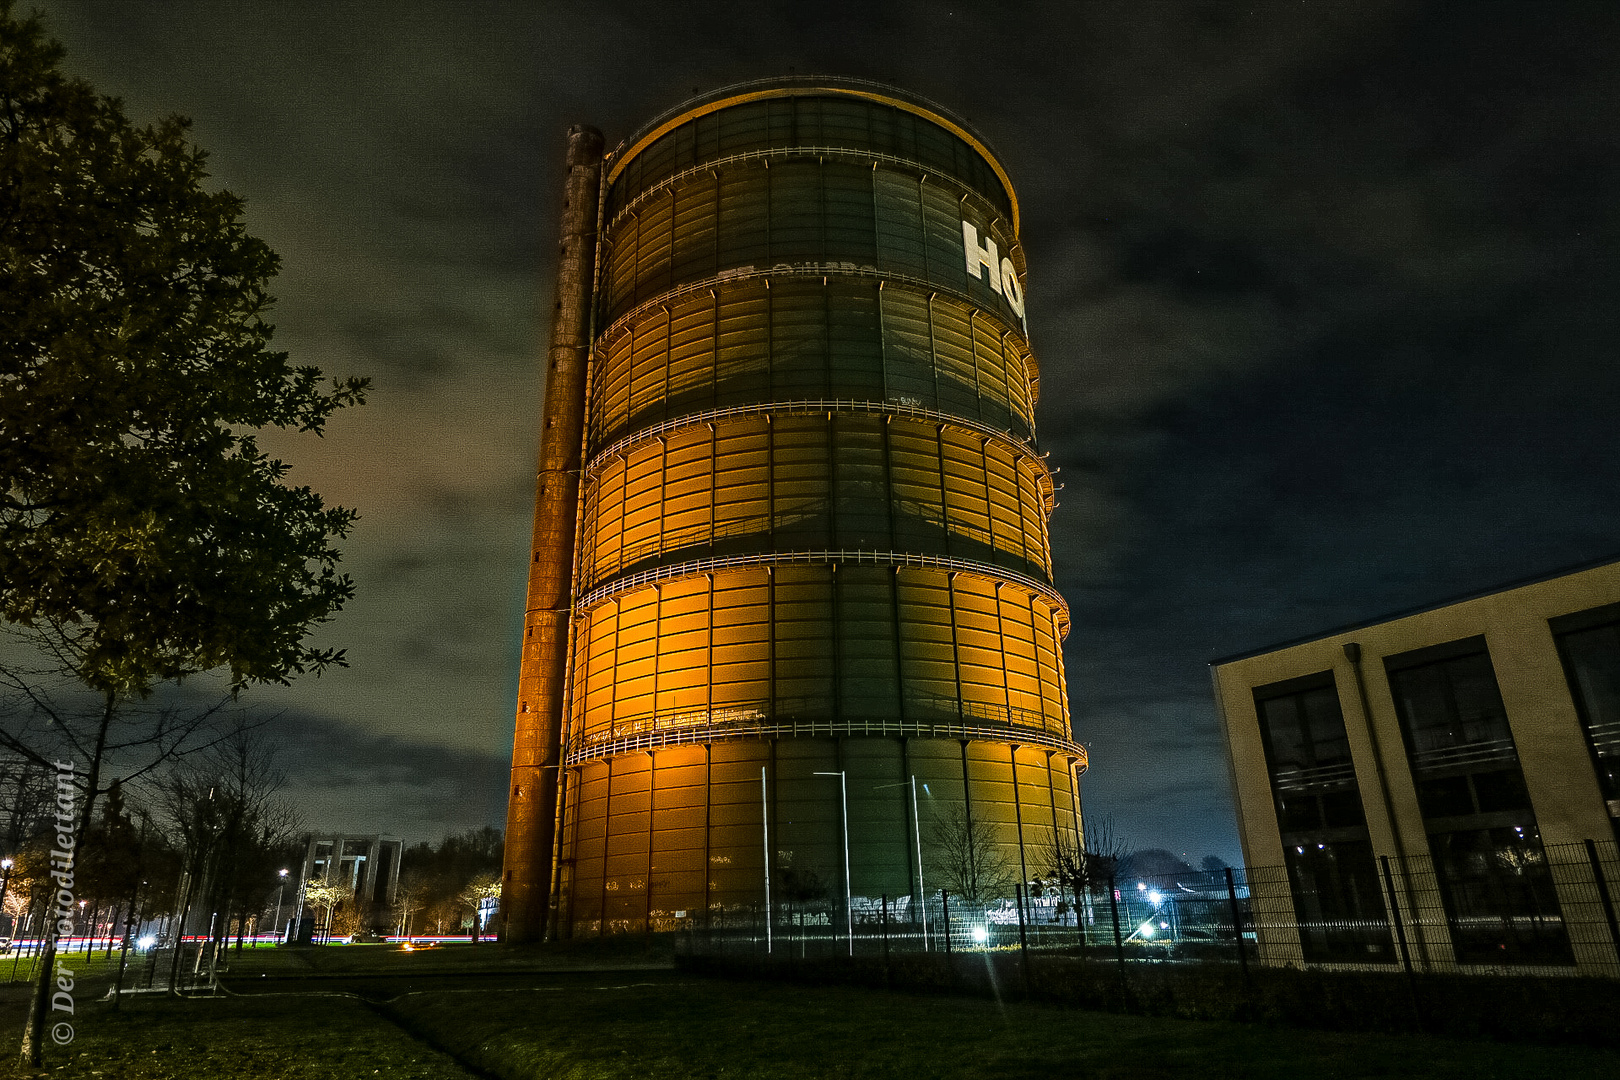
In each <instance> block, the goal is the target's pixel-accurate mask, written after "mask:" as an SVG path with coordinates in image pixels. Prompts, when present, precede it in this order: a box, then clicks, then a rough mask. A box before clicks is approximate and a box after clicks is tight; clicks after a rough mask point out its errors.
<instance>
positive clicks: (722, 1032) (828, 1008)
mask: <svg viewBox="0 0 1620 1080" xmlns="http://www.w3.org/2000/svg"><path fill="white" fill-rule="evenodd" d="M393 1008H394V1009H395V1010H396V1011H397V1012H398V1013H400V1014H401V1015H403V1016H404V1017H406V1018H407V1020H408V1021H409V1022H412V1023H414V1024H416V1025H418V1026H419V1027H420V1028H422V1029H425V1030H427V1031H430V1032H432V1033H433V1034H434V1035H435V1036H436V1037H437V1038H438V1039H439V1040H440V1041H441V1042H442V1043H443V1045H445V1046H447V1047H448V1048H450V1049H451V1050H452V1051H454V1052H456V1053H457V1054H459V1055H461V1056H462V1057H463V1058H464V1059H466V1060H469V1061H471V1062H472V1063H474V1064H476V1065H478V1066H479V1067H481V1068H484V1069H486V1070H488V1071H490V1072H492V1073H495V1074H496V1075H498V1076H502V1077H509V1078H516V1077H556V1078H567V1080H587V1078H590V1080H595V1078H598V1077H602V1078H607V1077H613V1078H618V1077H659V1078H666V1077H667V1078H678V1080H687V1078H692V1080H696V1078H699V1077H702V1078H709V1077H722V1076H724V1077H761V1078H765V1077H769V1078H784V1080H799V1078H811V1077H817V1078H820V1077H828V1078H831V1077H838V1078H844V1077H850V1078H856V1077H858V1078H870V1080H887V1078H891V1077H892V1078H895V1080H899V1078H902V1077H903V1078H905V1080H918V1078H927V1080H933V1078H942V1080H943V1078H956V1077H960V1078H964V1080H966V1078H969V1077H972V1078H975V1080H981V1078H1000V1080H1013V1078H1022V1077H1032V1078H1033V1077H1040V1078H1043V1080H1047V1078H1052V1077H1065V1078H1067V1077H1075V1078H1078V1077H1088V1078H1099V1080H1101V1078H1107V1080H1139V1078H1148V1077H1167V1078H1168V1077H1174V1078H1176V1080H1196V1078H1204V1077H1209V1078H1231V1077H1257V1078H1260V1077H1267V1078H1269V1077H1277V1078H1283V1077H1290V1078H1292V1077H1310V1078H1312V1080H1327V1078H1333V1077H1365V1076H1410V1077H1458V1078H1462V1077H1467V1078H1469V1080H1484V1078H1495V1077H1503V1078H1507V1077H1524V1078H1531V1077H1534V1078H1537V1080H1540V1078H1543V1077H1548V1076H1556V1077H1559V1078H1560V1080H1573V1078H1576V1077H1591V1078H1594V1080H1597V1078H1602V1080H1613V1078H1614V1077H1616V1076H1620V1054H1615V1053H1612V1052H1607V1051H1598V1050H1587V1049H1576V1048H1542V1047H1527V1046H1523V1045H1497V1044H1488V1043H1478V1042H1463V1041H1458V1040H1448V1039H1437V1038H1425V1037H1420V1036H1376V1035H1346V1034H1335V1033H1328V1032H1318V1031H1300V1030H1293V1029H1282V1028H1264V1027H1259V1026H1254V1025H1243V1024H1229V1023H1200V1022H1196V1021H1186V1020H1156V1019H1148V1018H1141V1017H1130V1016H1115V1015H1110V1014H1103V1013H1090V1012H1081V1011H1077V1010H1070V1009H1062V1008H1055V1007H1047V1006H1037V1005H1017V1004H1014V1005H1009V1006H1007V1007H1006V1008H1005V1009H1002V1008H1000V1007H998V1006H997V1005H996V1004H995V1003H994V1002H991V1001H981V1000H976V999H966V998H948V997H922V996H907V995H898V994H887V993H884V992H882V991H879V990H864V989H855V988H842V987H836V988H834V987H829V988H805V987H797V986H784V985H780V984H766V983H750V982H723V981H709V980H700V979H693V978H691V977H688V976H684V975H683V976H666V977H664V978H663V979H661V980H658V981H652V982H650V983H649V982H648V981H644V980H642V979H639V978H637V977H636V976H635V975H629V976H626V977H624V978H623V979H622V980H620V981H619V983H618V985H614V986H606V985H604V986H598V987H592V988H584V987H579V988H570V990H569V992H567V993H561V992H558V991H556V990H544V989H537V990H530V991H509V992H496V993H490V994H456V995H451V994H439V993H426V994H413V995H410V996H408V997H405V998H402V999H400V1000H398V1001H396V1002H395V1003H394V1005H393Z"/></svg>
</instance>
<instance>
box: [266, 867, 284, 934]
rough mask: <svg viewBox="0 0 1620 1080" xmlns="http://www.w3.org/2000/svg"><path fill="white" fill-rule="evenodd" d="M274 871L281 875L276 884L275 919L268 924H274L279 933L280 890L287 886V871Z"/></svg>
mask: <svg viewBox="0 0 1620 1080" xmlns="http://www.w3.org/2000/svg"><path fill="white" fill-rule="evenodd" d="M276 873H278V874H280V875H281V882H280V883H279V884H278V885H277V886H276V921H275V922H273V923H271V924H270V925H272V926H274V927H275V928H276V930H277V932H278V933H279V932H280V930H281V890H283V889H285V888H286V887H287V871H285V870H278V871H276Z"/></svg>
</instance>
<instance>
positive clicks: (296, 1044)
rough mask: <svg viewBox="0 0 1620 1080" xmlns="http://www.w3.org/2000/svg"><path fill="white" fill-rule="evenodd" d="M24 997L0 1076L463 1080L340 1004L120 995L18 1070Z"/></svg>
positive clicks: (399, 1035) (358, 1006) (5, 1024)
mask: <svg viewBox="0 0 1620 1080" xmlns="http://www.w3.org/2000/svg"><path fill="white" fill-rule="evenodd" d="M23 1019H24V1005H23V999H22V997H21V996H20V995H17V994H16V993H14V992H8V993H7V995H6V998H5V1000H4V1001H3V1002H0V1035H3V1036H4V1037H3V1038H0V1051H3V1056H0V1078H4V1080H15V1078H20V1077H34V1076H49V1077H63V1078H78V1077H98V1076H100V1077H108V1078H114V1077H116V1078H120V1080H203V1078H208V1080H213V1078H218V1080H261V1078H262V1080H268V1078H271V1077H275V1078H278V1080H356V1078H362V1077H370V1078H373V1080H376V1078H379V1077H388V1078H395V1080H463V1078H471V1077H473V1076H474V1075H475V1074H474V1073H470V1072H467V1071H466V1070H464V1069H462V1068H461V1067H460V1066H459V1065H457V1064H456V1062H455V1060H454V1059H452V1058H450V1057H448V1056H446V1055H444V1054H441V1053H439V1052H438V1051H436V1050H434V1049H432V1048H430V1047H429V1046H426V1045H424V1044H423V1043H421V1042H419V1041H417V1040H415V1039H413V1038H412V1037H411V1036H409V1035H407V1034H406V1033H405V1032H403V1031H401V1030H400V1029H399V1028H398V1027H396V1026H395V1025H393V1024H392V1023H390V1022H389V1021H387V1020H385V1019H383V1018H381V1017H379V1016H377V1015H376V1013H375V1012H373V1011H372V1009H371V1008H370V1007H368V1006H367V1005H365V1004H364V1003H363V1002H360V1001H357V1000H353V999H351V998H345V997H335V996H322V997H314V996H307V997H260V998H231V997H217V998H208V999H190V1000H181V999H177V998H172V997H168V996H167V995H162V994H140V995H135V996H130V997H125V998H124V1000H123V1002H122V1003H121V1005H120V1007H119V1009H118V1011H117V1012H114V1011H112V1009H111V1008H110V1007H109V1006H108V1005H107V1004H106V1003H102V1002H94V1001H86V1000H85V999H84V998H82V997H81V998H80V999H79V1001H78V1002H77V1007H76V1015H75V1016H74V1028H75V1037H74V1040H73V1042H72V1044H71V1045H69V1046H67V1047H55V1046H52V1047H50V1048H48V1049H47V1050H46V1053H45V1066H44V1070H43V1071H42V1072H38V1073H35V1072H32V1071H30V1070H26V1069H23V1068H21V1067H20V1066H19V1065H18V1062H17V1049H18V1040H19V1038H20V1036H21V1034H22V1025H23Z"/></svg>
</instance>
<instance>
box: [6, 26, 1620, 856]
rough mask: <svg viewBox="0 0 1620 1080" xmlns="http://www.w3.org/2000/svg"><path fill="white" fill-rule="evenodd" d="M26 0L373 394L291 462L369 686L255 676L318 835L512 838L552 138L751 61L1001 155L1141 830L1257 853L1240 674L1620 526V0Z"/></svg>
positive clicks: (760, 70)
mask: <svg viewBox="0 0 1620 1080" xmlns="http://www.w3.org/2000/svg"><path fill="white" fill-rule="evenodd" d="M23 6H24V7H28V6H29V5H28V4H26V3H25V4H24V5H23ZM38 6H40V7H42V8H43V10H44V11H45V13H46V16H47V19H48V25H49V27H50V29H51V31H52V32H53V33H54V34H55V36H57V37H58V38H59V39H60V40H62V42H63V43H64V44H65V45H66V46H67V49H68V58H67V63H66V66H67V68H68V70H69V71H71V72H73V73H75V74H80V75H83V76H85V77H87V78H88V79H90V80H91V82H92V83H94V85H95V86H96V87H97V88H98V89H99V90H101V91H103V92H105V93H110V94H115V95H118V96H121V97H122V98H124V100H125V103H126V107H127V109H128V111H129V113H130V114H131V116H132V117H133V118H135V119H137V120H140V121H146V120H150V119H155V118H156V117H157V116H159V115H162V114H165V113H170V112H180V113H183V114H186V115H189V116H191V117H193V118H194V120H195V122H196V124H195V129H194V131H195V136H196V139H197V141H198V143H199V144H200V145H202V146H203V147H205V148H206V149H208V150H209V151H210V153H211V155H212V157H211V163H212V168H213V173H214V176H215V178H216V179H217V181H218V182H219V183H220V184H222V185H224V186H226V187H229V188H230V189H232V190H233V191H235V192H237V193H238V194H240V195H243V196H245V197H246V198H247V200H248V211H247V216H248V223H249V227H250V229H251V230H252V231H254V232H255V233H257V234H258V235H260V236H262V237H263V238H264V239H266V240H267V241H268V242H269V243H270V244H271V245H272V246H273V247H274V248H275V249H276V250H277V251H278V252H279V253H280V254H281V256H282V260H283V269H282V274H281V276H280V278H279V279H278V283H277V284H278V289H277V291H278V295H279V297H280V302H279V304H278V306H277V308H276V311H275V315H274V321H275V323H276V324H277V328H278V332H277V340H278V342H279V344H280V345H281V347H283V348H286V349H289V350H290V351H291V352H292V353H293V354H294V357H295V358H296V359H297V360H298V361H300V362H307V363H313V364H317V365H319V366H321V367H322V368H325V369H326V370H328V371H329V372H331V373H333V374H348V373H357V374H368V375H370V376H371V377H372V378H373V380H374V393H373V394H372V399H371V403H370V404H368V405H367V406H366V407H365V408H364V409H361V410H358V411H355V412H353V413H352V414H348V415H342V416H340V417H338V418H337V420H336V421H335V422H334V423H333V424H332V426H331V428H330V430H329V434H328V436H327V437H326V438H325V439H324V440H322V441H315V440H311V439H307V438H299V439H277V440H275V442H274V448H275V449H276V451H277V452H279V453H281V454H283V455H284V456H286V457H287V458H288V459H289V460H290V461H292V462H293V463H294V466H295V471H294V477H295V479H296V480H297V481H299V482H302V483H309V484H311V485H313V486H314V487H316V488H317V489H318V490H320V491H321V492H323V493H324V494H326V495H327V496H328V498H329V499H330V500H331V501H334V502H337V503H340V504H343V505H347V506H353V507H356V508H358V509H359V510H360V512H361V514H362V515H363V517H362V521H361V524H360V525H359V527H358V528H357V530H356V532H355V534H354V536H353V537H352V539H351V540H350V542H349V543H348V544H347V546H346V552H347V554H346V563H347V566H348V569H349V571H350V573H352V574H353V576H354V577H355V579H356V582H357V584H358V586H359V596H358V598H357V599H356V600H355V601H354V602H353V604H351V605H350V607H349V608H348V609H347V610H346V611H345V612H344V613H343V614H342V615H341V616H340V617H339V618H338V620H337V621H336V622H334V623H333V624H331V626H329V627H328V628H326V629H325V630H324V631H323V635H322V636H323V642H324V643H326V644H330V645H333V646H338V647H346V648H347V649H348V650H349V659H350V662H351V665H352V666H351V667H350V668H349V669H347V670H344V671H338V672H334V673H331V674H329V675H326V676H323V677H322V678H320V679H307V680H305V681H303V682H302V683H300V684H298V685H297V686H295V687H294V688H292V689H291V690H288V691H285V692H279V691H278V692H260V691H257V690H255V691H253V692H252V693H251V694H250V695H249V697H248V698H247V699H246V701H247V702H248V703H249V704H250V706H251V707H252V708H254V709H258V710H263V711H265V712H274V713H277V714H278V718H277V720H276V721H275V724H276V725H277V726H276V729H275V730H277V731H279V732H281V733H283V734H284V735H285V736H286V738H285V742H286V744H287V746H288V751H287V757H286V759H285V761H284V764H285V765H287V766H288V767H289V769H290V771H291V772H292V773H293V776H294V782H295V785H296V787H297V794H298V796H299V798H300V801H301V802H302V803H303V806H304V810H305V813H306V816H307V817H308V818H309V819H310V823H311V824H312V825H315V826H318V827H328V826H329V827H333V828H356V829H367V830H370V829H384V830H389V831H395V832H400V833H403V834H405V835H407V836H408V837H411V838H413V839H414V838H419V837H421V838H426V837H432V836H436V835H437V834H438V833H439V832H440V831H442V830H443V829H446V828H449V829H459V828H464V827H468V826H473V825H482V824H486V823H487V824H499V823H500V821H501V819H502V816H503V808H504V786H505V785H504V776H505V770H506V764H507V759H508V752H509V749H510V737H511V728H512V713H513V701H514V700H515V692H516V673H517V640H518V630H519V626H520V621H521V605H522V590H523V576H524V573H525V569H526V565H525V556H526V552H527V546H528V528H529V515H530V511H531V506H532V497H533V492H532V470H533V463H534V454H535V437H536V422H535V418H536V414H537V409H538V401H539V393H540V389H541V387H540V381H539V365H538V363H537V357H538V356H539V353H540V349H541V347H542V344H543V342H544V335H545V331H546V326H545V325H544V323H543V320H542V316H543V314H544V308H545V306H546V304H547V302H548V298H549V293H550V289H551V274H552V269H553V268H552V259H551V253H552V252H553V251H554V239H555V229H556V202H557V198H558V191H559V184H560V178H561V171H562V168H561V153H562V145H563V132H564V130H565V129H566V127H567V126H568V125H569V124H571V123H581V122H583V123H590V124H594V125H595V126H597V127H599V128H601V129H602V130H603V131H604V132H605V133H606V135H607V140H608V145H609V146H612V145H614V144H616V143H617V142H618V141H619V140H620V139H621V138H623V137H624V136H626V135H628V134H629V133H630V132H631V130H633V129H634V128H635V127H637V126H638V125H639V124H640V123H641V122H642V121H644V120H645V119H647V118H649V117H650V116H652V115H653V114H655V113H658V112H661V111H663V110H665V109H667V108H669V107H671V106H673V105H675V104H677V103H678V102H679V101H681V100H682V99H683V98H685V97H688V96H690V95H691V94H692V93H693V92H694V91H697V90H704V91H706V90H711V89H714V88H715V87H717V86H721V85H724V84H727V83H731V82H736V81H740V80H744V79H751V78H759V77H768V76H773V75H782V74H789V73H797V74H809V73H822V72H826V73H835V74H843V75H853V76H858V77H865V78H874V79H881V80H885V81H891V82H894V83H897V84H899V85H902V86H905V87H907V88H909V89H911V90H913V91H916V92H919V93H922V94H925V95H927V96H929V97H931V98H933V99H935V100H937V101H938V102H940V103H941V104H942V105H944V106H945V107H947V108H949V109H951V110H953V111H954V112H957V113H959V114H962V115H964V116H965V117H966V118H967V119H968V120H969V121H971V122H972V123H973V124H974V125H975V127H976V128H977V129H978V130H979V131H981V132H982V133H983V134H984V136H985V137H986V139H987V141H988V142H989V143H990V144H991V145H992V146H993V147H994V148H995V149H996V150H997V152H998V153H999V154H1000V156H1001V158H1002V159H1003V161H1004V162H1005V164H1006V166H1007V168H1008V170H1009V172H1010V174H1011V176H1012V179H1013V183H1014V184H1015V186H1016V187H1017V189H1018V192H1019V196H1020V200H1021V205H1022V211H1023V241H1024V245H1025V248H1026V252H1027V255H1028V261H1029V285H1028V305H1029V311H1028V320H1029V328H1030V336H1031V341H1032V344H1033V347H1034V349H1035V351H1036V354H1037V356H1038V358H1039V361H1040V366H1041V371H1042V383H1041V391H1042V395H1043V397H1042V403H1041V407H1040V412H1039V415H1038V421H1039V425H1040V442H1041V445H1042V448H1043V449H1045V450H1049V451H1051V461H1052V462H1053V463H1054V464H1056V465H1059V466H1061V468H1062V470H1063V471H1062V473H1061V474H1060V477H1059V479H1060V480H1061V481H1063V482H1064V483H1065V489H1064V491H1063V492H1062V493H1061V495H1060V498H1061V503H1062V505H1061V506H1060V508H1059V509H1058V511H1057V515H1056V517H1055V518H1054V521H1053V530H1052V532H1053V544H1054V549H1055V550H1054V556H1055V559H1056V563H1057V580H1058V584H1059V586H1060V588H1061V590H1062V591H1063V592H1064V594H1065V595H1066V596H1067V598H1068V600H1069V603H1070V605H1071V607H1072V609H1073V616H1074V618H1073V627H1074V628H1073V631H1072V632H1071V634H1070V637H1069V640H1068V645H1067V650H1066V659H1067V664H1068V677H1069V684H1070V695H1071V704H1072V707H1073V712H1074V717H1075V726H1076V734H1077V737H1078V738H1079V739H1080V741H1082V742H1085V743H1087V744H1089V745H1090V747H1091V750H1092V755H1093V756H1092V763H1093V771H1092V773H1091V774H1090V775H1089V776H1088V777H1087V779H1086V788H1085V795H1086V806H1087V810H1088V812H1091V813H1100V814H1105V815H1112V816H1113V817H1114V818H1115V821H1116V826H1117V829H1118V831H1120V832H1122V833H1124V834H1125V835H1126V836H1127V837H1128V838H1129V839H1131V840H1133V841H1134V842H1136V843H1137V844H1139V845H1141V846H1162V847H1168V848H1171V849H1172V850H1174V851H1177V852H1187V853H1188V854H1190V855H1192V856H1194V857H1195V858H1196V857H1197V856H1201V855H1203V854H1206V853H1215V854H1219V855H1223V856H1225V857H1227V858H1229V859H1234V860H1235V859H1236V858H1237V844H1236V829H1235V824H1234V823H1233V821H1232V818H1231V814H1230V809H1229V796H1228V793H1227V780H1226V765H1225V762H1224V758H1223V756H1222V754H1223V752H1222V750H1221V746H1220V742H1219V733H1218V728H1217V723H1216V719H1215V712H1214V706H1213V703H1212V700H1211V695H1210V692H1209V683H1208V671H1207V666H1206V665H1207V662H1208V661H1209V660H1210V659H1212V658H1214V657H1216V656H1221V655H1225V654H1230V653H1234V652H1239V651H1243V650H1246V649H1250V648H1254V647H1258V646H1262V645H1267V644H1270V643H1273V642H1277V641H1281V640H1285V639H1288V638H1292V637H1295V636H1298V635H1302V634H1308V633H1313V632H1316V631H1321V630H1325V629H1328V628H1331V627H1334V626H1336V625H1340V624H1343V623H1347V622H1351V621H1355V620H1359V619H1364V618H1371V617H1375V616H1378V615H1381V614H1384V613H1387V612H1390V611H1393V610H1397V609H1400V608H1403V607H1407V606H1411V605H1415V604H1420V603H1424V602H1427V601H1431V600H1437V599H1442V598H1445V597H1448V596H1451V595H1454V594H1457V593H1461V592H1467V591H1472V590H1475V589H1481V588H1485V587H1488V586H1492V585H1496V584H1500V583H1504V582H1507V581H1511V580H1513V579H1515V578H1518V577H1523V576H1527V575H1531V574H1536V573H1540V572H1543V571H1548V570H1553V569H1556V568H1559V567H1562V566H1566V565H1569V564H1574V563H1578V562H1582V561H1585V560H1590V559H1595V558H1599V557H1603V556H1607V555H1611V554H1614V553H1616V552H1620V501H1617V500H1616V498H1615V495H1614V491H1615V480H1616V477H1617V475H1620V439H1617V438H1616V430H1617V426H1620V376H1617V374H1616V364H1615V351H1616V346H1615V344H1614V343H1615V341H1616V340H1620V334H1617V332H1616V331H1617V330H1620V327H1617V325H1616V324H1617V322H1620V319H1617V315H1616V313H1617V310H1620V308H1617V305H1616V302H1615V299H1614V297H1615V296H1616V295H1617V292H1620V289H1617V286H1620V261H1617V259H1616V254H1615V253H1616V251H1617V249H1620V202H1617V201H1616V199H1615V198H1614V192H1615V191H1616V190H1617V189H1620V129H1616V127H1615V125H1614V124H1613V122H1612V119H1611V118H1612V117H1613V116H1614V115H1620V66H1617V65H1616V64H1615V63H1614V61H1613V57H1614V56H1615V55H1616V54H1617V51H1620V8H1616V7H1615V6H1614V5H1612V4H1607V3H1596V4H1587V5H1577V4H1557V3H1540V4H1529V3H1523V4H1492V3H1488V2H1479V3H1473V4H1468V5H1456V4H1434V5H1425V4H1418V3H1404V2H1388V3H1375V2H1362V3H1333V4H1325V3H1324V4H1311V3H1307V4H1300V3H1297V2H1290V3H1253V4H1237V3H1230V2H1226V0H1218V2H1211V3H1168V2H1166V3H1143V2H1141V0H1132V2H1123V3H1106V2H1097V3H1083V4H1074V3H1056V2H1054V3H1044V4H1043V3H1031V4H980V3H973V4H947V3H937V4H935V3H888V2H883V0H863V2H861V3H842V2H824V3H818V4H805V3H780V4H773V3H765V2H760V0H753V2H748V3H721V4H706V3H690V4H669V3H646V4H633V3H613V2H608V0H591V2H544V3H475V2H469V3H454V4H445V3H440V2H431V0H388V2H378V3H362V2H344V3H331V2H329V0H328V2H322V3H313V2H307V3H306V2H292V0H279V2H276V3H269V2H263V3H245V2H235V0H194V2H185V0H39V5H38ZM192 692H200V691H192Z"/></svg>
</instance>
